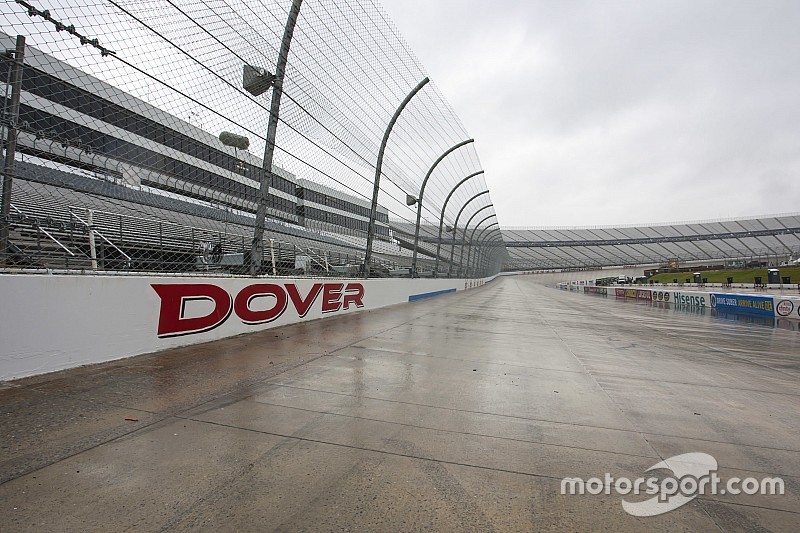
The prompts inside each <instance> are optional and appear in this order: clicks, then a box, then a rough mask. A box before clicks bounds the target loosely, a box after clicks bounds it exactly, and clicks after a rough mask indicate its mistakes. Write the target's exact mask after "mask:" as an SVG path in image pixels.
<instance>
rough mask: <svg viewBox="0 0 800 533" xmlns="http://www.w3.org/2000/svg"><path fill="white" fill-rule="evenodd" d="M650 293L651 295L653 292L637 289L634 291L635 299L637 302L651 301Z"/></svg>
mask: <svg viewBox="0 0 800 533" xmlns="http://www.w3.org/2000/svg"><path fill="white" fill-rule="evenodd" d="M652 293H653V291H650V290H642V289H639V290H637V291H636V299H637V300H648V301H650V300H652V299H653V296H652Z"/></svg>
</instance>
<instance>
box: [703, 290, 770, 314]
mask: <svg viewBox="0 0 800 533" xmlns="http://www.w3.org/2000/svg"><path fill="white" fill-rule="evenodd" d="M711 307H712V308H714V309H720V310H724V311H734V312H737V313H747V314H752V315H769V316H774V315H775V304H774V300H773V298H772V296H755V295H746V294H719V293H712V294H711Z"/></svg>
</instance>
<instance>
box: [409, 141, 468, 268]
mask: <svg viewBox="0 0 800 533" xmlns="http://www.w3.org/2000/svg"><path fill="white" fill-rule="evenodd" d="M473 142H475V139H467V140H466V141H461V142H460V143H458V144H456V145H454V146H451V147H450V148H448V149H447V150H446V151H445V152H444V153H443V154H442V155H440V156H439V158H438V159H436V161H434V162H433V164H432V165H431V168H429V169H428V173H427V174H425V179H423V180H422V186H421V187H420V188H419V194H418V195H417V198H416V203H417V224H416V226H415V228H414V253H413V255H412V256H411V275H412V276H416V274H417V248H418V247H419V223H420V220H421V219H422V198H423V197H424V196H425V186H426V185H428V178H430V177H431V174H433V171H434V170H435V169H436V167H437V166H438V165H439V163H441V162H442V159H444V158H445V157H447V156H448V155H450V154H451V153H453V152H454V151H456V150H458V149H459V148H461V147H462V146H464V145H467V144H470V143H473Z"/></svg>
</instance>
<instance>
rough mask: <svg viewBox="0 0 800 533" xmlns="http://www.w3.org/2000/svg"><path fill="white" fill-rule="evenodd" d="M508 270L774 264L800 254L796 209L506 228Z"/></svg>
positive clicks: (504, 230)
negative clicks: (740, 215)
mask: <svg viewBox="0 0 800 533" xmlns="http://www.w3.org/2000/svg"><path fill="white" fill-rule="evenodd" d="M502 233H503V239H504V241H505V245H506V248H507V249H508V253H509V256H510V259H509V262H508V263H507V264H506V269H507V270H529V269H557V268H596V267H607V266H628V265H656V264H669V263H673V264H674V263H678V264H685V263H690V264H699V263H703V262H709V261H714V262H719V261H726V260H743V261H744V262H745V263H747V262H751V261H756V262H764V263H767V264H775V265H778V264H780V263H781V262H783V261H788V260H791V259H793V258H797V257H798V256H800V215H796V214H791V215H778V216H765V217H756V218H742V219H730V220H716V221H701V222H691V223H681V224H653V225H631V226H617V227H588V228H504V229H503V231H502Z"/></svg>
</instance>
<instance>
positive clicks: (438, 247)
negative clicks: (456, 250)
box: [433, 170, 483, 277]
mask: <svg viewBox="0 0 800 533" xmlns="http://www.w3.org/2000/svg"><path fill="white" fill-rule="evenodd" d="M481 174H483V170H479V171H478V172H473V173H472V174H470V175H469V176H467V177H465V178H464V179H462V180H461V181H459V182H458V183H456V186H455V187H453V188H452V189H450V192H449V193H448V195H447V198H445V200H444V205H442V214H441V215H439V236H438V237H437V239H436V262H435V266H434V267H433V275H434V277H437V276H438V275H439V252H440V251H441V249H442V226H443V225H444V213H445V210H447V203H448V202H449V201H450V198H451V197H452V196H453V193H454V192H456V190H457V189H458V188H459V187H461V186H462V185H463V184H464V183H466V182H467V181H469V180H471V179H472V178H474V177H475V176H480V175H481Z"/></svg>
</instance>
